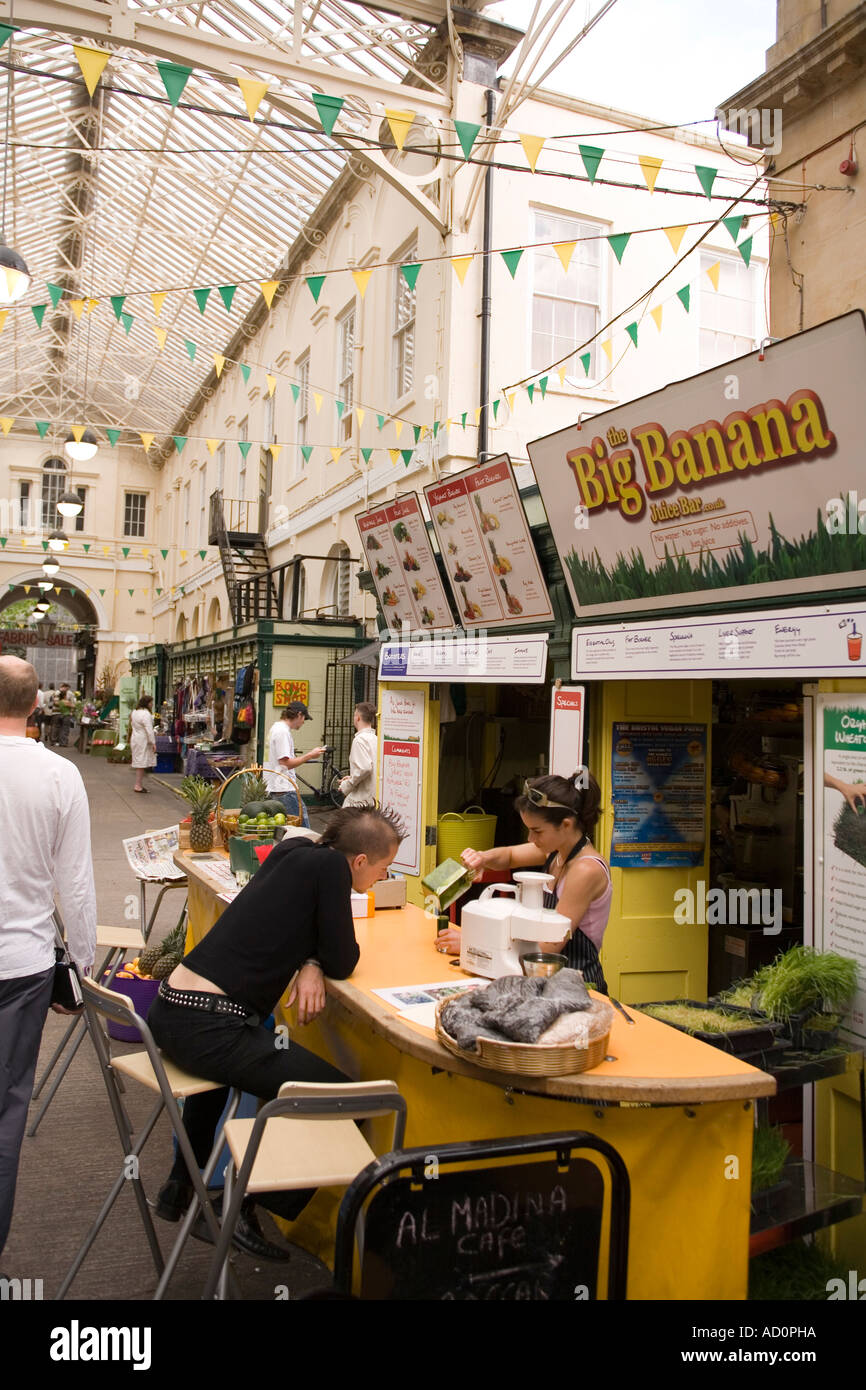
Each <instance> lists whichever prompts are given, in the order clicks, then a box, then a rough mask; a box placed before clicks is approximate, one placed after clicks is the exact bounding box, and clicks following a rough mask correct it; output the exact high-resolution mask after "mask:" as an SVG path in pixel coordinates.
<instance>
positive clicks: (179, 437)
mask: <svg viewBox="0 0 866 1390" xmlns="http://www.w3.org/2000/svg"><path fill="white" fill-rule="evenodd" d="M188 438H189V436H188V435H186V434H173V435H172V439H173V440H174V447H175V448H176V449H177V452H178V453H179V454H182V453H183V446H184V444H185V443H186V441H187V439H188Z"/></svg>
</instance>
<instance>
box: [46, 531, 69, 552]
mask: <svg viewBox="0 0 866 1390" xmlns="http://www.w3.org/2000/svg"><path fill="white" fill-rule="evenodd" d="M68 544H69V537H68V536H67V534H66V532H65V531H52V532H51V535H50V536H49V537H48V549H49V550H65V549H66V547H67V546H68Z"/></svg>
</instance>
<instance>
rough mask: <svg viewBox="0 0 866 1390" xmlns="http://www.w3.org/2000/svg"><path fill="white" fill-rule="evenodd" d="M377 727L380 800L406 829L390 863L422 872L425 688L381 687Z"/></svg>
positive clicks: (400, 868)
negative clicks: (391, 688)
mask: <svg viewBox="0 0 866 1390" xmlns="http://www.w3.org/2000/svg"><path fill="white" fill-rule="evenodd" d="M381 700H382V706H381V719H380V724H379V727H380V729H381V738H380V740H379V800H380V803H381V805H382V806H384V807H386V808H387V809H388V810H391V811H396V813H397V815H398V816H399V817H400V819H401V821H402V822H403V825H404V827H405V829H406V834H405V836H404V838H403V839H402V840H401V841H400V847H399V849H398V850H397V856H396V858H395V859H394V861H393V863H392V865H391V867H392V868H393V869H398V870H400V871H401V872H402V873H404V874H420V872H421V787H422V774H423V767H422V762H421V758H422V751H421V750H422V747H423V740H424V716H425V713H426V703H427V692H426V691H425V690H383V691H382V693H381Z"/></svg>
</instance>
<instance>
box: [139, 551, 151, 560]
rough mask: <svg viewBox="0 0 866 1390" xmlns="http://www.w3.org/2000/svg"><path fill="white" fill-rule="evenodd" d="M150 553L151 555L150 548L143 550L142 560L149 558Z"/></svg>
mask: <svg viewBox="0 0 866 1390" xmlns="http://www.w3.org/2000/svg"><path fill="white" fill-rule="evenodd" d="M149 555H150V551H149V550H143V551H142V552H141V558H142V560H146V559H147V558H148V556H149Z"/></svg>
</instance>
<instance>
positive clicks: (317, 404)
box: [313, 391, 322, 415]
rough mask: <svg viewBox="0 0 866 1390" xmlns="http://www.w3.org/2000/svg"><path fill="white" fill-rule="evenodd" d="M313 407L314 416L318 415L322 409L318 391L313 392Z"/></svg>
mask: <svg viewBox="0 0 866 1390" xmlns="http://www.w3.org/2000/svg"><path fill="white" fill-rule="evenodd" d="M313 405H314V406H315V407H316V414H317V415H318V413H319V411H320V410H321V409H322V397H321V396H320V395H319V393H318V391H314V392H313Z"/></svg>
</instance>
